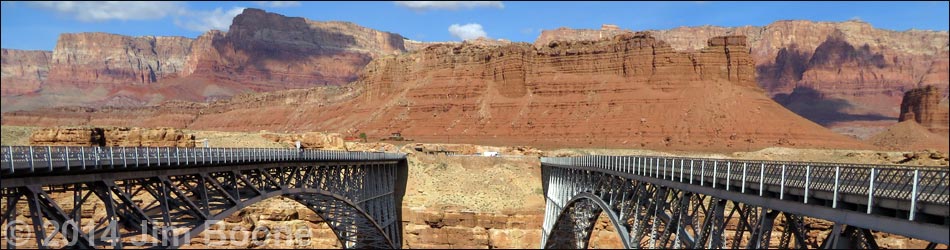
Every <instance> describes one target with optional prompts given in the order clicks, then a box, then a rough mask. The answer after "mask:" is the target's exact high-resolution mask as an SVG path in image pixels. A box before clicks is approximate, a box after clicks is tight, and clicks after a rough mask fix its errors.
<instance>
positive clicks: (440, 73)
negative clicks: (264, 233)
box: [4, 33, 865, 150]
mask: <svg viewBox="0 0 950 250" xmlns="http://www.w3.org/2000/svg"><path fill="white" fill-rule="evenodd" d="M746 41H747V40H746V39H744V38H742V37H737V36H729V37H716V38H713V39H710V40H709V41H707V47H705V48H703V49H702V50H699V51H694V52H677V51H675V50H674V49H673V48H672V47H671V46H670V45H668V44H666V43H665V42H662V41H659V40H657V39H655V38H653V37H652V36H650V35H649V34H647V33H638V34H625V35H619V36H616V37H614V38H611V39H609V40H603V41H598V42H591V41H579V42H554V43H551V44H549V45H547V46H545V47H541V48H535V47H533V46H530V45H529V44H523V43H515V44H507V45H494V44H493V45H482V44H476V43H461V44H454V45H453V44H443V45H431V46H428V47H426V48H425V49H422V50H420V51H416V52H413V53H409V54H405V55H399V56H386V57H382V58H379V59H377V60H374V61H373V62H372V63H370V64H369V65H368V66H367V67H366V68H365V69H364V71H363V72H362V74H361V75H360V78H359V80H357V81H356V83H354V84H353V85H351V86H348V87H333V88H314V89H308V90H292V91H279V92H272V93H262V94H248V95H241V96H238V97H235V98H231V99H228V100H222V101H218V102H214V103H211V104H209V105H207V106H201V105H194V106H187V105H185V106H186V107H194V108H193V109H175V108H168V107H156V108H152V109H151V110H150V111H148V112H151V113H148V114H151V115H144V114H142V115H140V114H136V113H135V112H128V111H123V110H122V109H114V110H100V111H97V112H93V113H90V114H87V115H85V116H84V117H83V116H80V117H77V118H69V117H75V116H74V115H69V114H63V115H59V116H57V117H58V118H57V119H75V120H72V121H74V122H80V123H83V122H84V123H88V124H100V123H101V124H109V125H112V124H116V125H118V124H122V123H141V121H140V120H136V119H135V118H133V117H153V116H155V115H159V114H161V115H166V116H170V115H172V114H175V115H176V116H180V117H188V114H191V115H193V116H191V117H193V120H190V121H188V120H184V119H181V120H180V121H182V122H184V123H185V124H184V125H185V126H187V127H188V128H193V129H203V130H224V131H233V130H238V131H257V130H262V129H266V130H271V131H333V132H344V131H350V130H352V131H361V132H365V133H367V134H368V135H369V136H371V137H383V136H387V135H389V133H391V132H397V131H401V132H402V134H403V136H405V137H407V138H411V139H417V140H439V141H446V140H448V141H450V142H466V143H480V144H493V145H505V144H508V145H511V144H521V145H524V144H529V145H535V146H541V147H544V146H601V147H607V146H613V147H617V146H621V147H646V148H666V149H671V148H680V149H713V150H738V149H743V150H747V149H750V148H752V147H756V148H758V147H764V146H775V145H782V146H798V147H849V148H862V147H865V146H864V144H861V143H859V142H856V141H853V140H850V139H848V138H844V137H843V136H840V135H836V134H834V133H831V132H829V131H827V130H826V129H824V128H822V127H820V126H818V125H817V124H814V123H811V122H808V121H806V120H803V119H801V118H800V117H798V116H796V115H795V114H793V113H791V112H789V111H788V110H786V109H784V108H782V107H781V106H780V105H778V104H776V103H775V102H773V101H772V100H770V99H769V98H768V97H767V96H766V95H765V94H764V92H763V91H762V90H761V89H760V88H759V87H758V86H756V84H755V79H754V76H755V75H754V74H755V73H754V72H755V69H754V63H753V61H752V59H751V57H750V56H749V54H748V48H747V47H746ZM175 110H178V111H175ZM163 112H164V113H163ZM63 113H68V112H63ZM80 114H82V113H80ZM248 117H254V119H248ZM123 118H124V119H123ZM46 119H48V118H45V116H44V115H41V114H39V115H38V114H37V113H30V112H20V113H15V114H10V113H7V114H5V116H4V124H29V122H43V121H45V120H46ZM126 126H127V125H126ZM136 126H139V125H136Z"/></svg>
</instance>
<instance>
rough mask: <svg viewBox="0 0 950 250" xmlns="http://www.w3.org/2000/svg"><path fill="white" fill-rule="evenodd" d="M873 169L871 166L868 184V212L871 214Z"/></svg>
mask: <svg viewBox="0 0 950 250" xmlns="http://www.w3.org/2000/svg"><path fill="white" fill-rule="evenodd" d="M874 170H875V169H874V168H871V180H870V183H869V184H868V214H871V207H873V205H874V172H875V171H874ZM905 187H906V186H905Z"/></svg>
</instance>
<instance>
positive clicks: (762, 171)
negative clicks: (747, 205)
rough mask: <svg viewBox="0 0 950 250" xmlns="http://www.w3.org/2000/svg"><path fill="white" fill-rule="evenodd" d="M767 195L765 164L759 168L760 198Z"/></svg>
mask: <svg viewBox="0 0 950 250" xmlns="http://www.w3.org/2000/svg"><path fill="white" fill-rule="evenodd" d="M764 194H765V163H762V165H760V166H759V196H763V195H764Z"/></svg>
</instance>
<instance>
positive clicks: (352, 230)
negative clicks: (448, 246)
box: [0, 149, 406, 248]
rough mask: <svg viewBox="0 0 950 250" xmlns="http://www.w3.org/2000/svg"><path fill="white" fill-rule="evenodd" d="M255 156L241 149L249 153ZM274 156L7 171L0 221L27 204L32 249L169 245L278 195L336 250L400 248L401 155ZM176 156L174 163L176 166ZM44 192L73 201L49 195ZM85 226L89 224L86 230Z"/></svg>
mask: <svg viewBox="0 0 950 250" xmlns="http://www.w3.org/2000/svg"><path fill="white" fill-rule="evenodd" d="M110 151H115V149H110ZM174 151H177V150H176V149H166V152H174ZM194 151H195V150H192V152H194ZM212 151H213V149H212ZM222 151H223V150H222ZM263 151H266V150H256V149H248V150H246V151H243V152H244V153H246V154H245V155H248V156H250V155H255V154H256V153H253V152H263ZM98 152H102V151H101V150H99V151H98ZM238 152H242V151H238ZM274 152H280V155H268V154H256V155H257V156H259V157H262V158H266V159H273V160H266V161H254V160H247V161H240V160H237V159H240V158H238V157H235V158H233V159H235V160H233V161H228V160H224V159H223V158H218V159H216V160H217V161H216V162H215V163H211V162H210V161H211V159H212V158H207V159H208V161H205V162H204V163H195V162H194V161H193V160H194V159H195V158H194V155H191V156H188V155H184V156H183V157H184V158H188V157H191V158H190V160H191V161H190V162H192V163H188V164H186V163H184V158H177V159H176V158H172V157H168V158H166V159H165V160H164V161H162V163H155V162H152V165H136V166H137V167H126V165H122V164H116V165H103V164H96V165H93V164H89V165H87V166H86V167H85V168H82V169H76V168H73V169H72V170H70V171H67V170H62V166H60V170H58V171H57V168H54V170H53V171H51V172H39V173H37V172H34V173H33V174H26V175H12V174H8V175H4V178H3V184H2V188H3V189H2V193H3V204H4V210H3V211H0V212H2V213H3V214H2V216H0V217H2V222H3V224H4V225H7V224H8V223H11V222H13V221H14V220H15V218H17V216H18V215H17V209H15V208H16V207H17V204H22V203H26V204H27V207H28V208H29V213H28V214H26V215H27V217H28V218H30V219H31V220H32V221H31V223H30V224H31V225H32V230H31V232H32V233H33V234H34V237H33V238H35V241H36V246H38V247H39V248H47V247H59V246H65V247H74V248H95V247H109V248H122V247H130V246H142V245H143V242H141V241H140V242H131V241H129V240H128V238H130V237H129V236H133V237H135V238H138V236H142V237H141V239H144V240H143V241H144V242H145V243H144V245H145V246H150V247H158V248H176V247H178V246H181V245H183V244H187V243H188V242H189V241H190V238H191V237H194V236H197V235H198V234H200V233H201V232H202V231H204V230H205V229H207V228H208V227H209V226H211V224H213V222H216V221H220V220H223V219H224V218H226V217H228V216H230V215H231V214H233V213H234V212H237V211H240V210H241V209H243V208H245V207H248V206H250V205H252V204H254V203H257V202H260V201H261V200H264V199H268V198H271V197H276V196H283V197H288V198H291V199H293V200H295V201H297V202H299V203H301V204H303V205H305V206H306V207H308V208H310V209H311V210H313V211H314V212H316V214H317V215H318V216H320V217H321V218H322V219H323V221H325V222H326V223H327V224H328V225H329V227H330V228H331V229H332V231H333V232H334V234H335V235H336V237H337V238H338V239H339V241H340V242H341V243H342V246H343V247H344V248H400V246H401V241H402V239H401V228H400V227H401V225H400V223H399V210H398V208H399V206H400V205H399V204H398V203H400V202H401V199H402V195H403V193H404V188H405V187H404V185H405V183H404V182H405V176H404V175H405V170H404V169H405V164H406V162H405V156H404V155H394V154H387V155H382V156H380V155H372V154H368V153H362V152H350V153H347V152H320V151H296V150H293V151H286V150H281V151H274ZM4 153H7V152H4ZM331 154H332V155H333V156H330V155H331ZM170 155H171V153H169V155H166V156H170ZM234 155H235V156H237V155H241V154H238V153H235V154H234ZM221 157H230V156H229V155H224V154H222V155H221ZM11 158H12V157H11ZM64 158H65V159H69V157H64ZM157 158H161V156H158V157H157ZM4 159H7V158H4ZM179 159H180V160H182V162H181V163H182V164H181V165H176V164H175V163H176V162H177V160H179ZM139 160H140V161H142V159H139ZM31 162H33V161H31ZM73 162H75V161H73ZM98 162H100V163H101V162H102V160H101V158H100V160H99V161H98ZM143 162H144V161H143ZM198 162H201V161H198ZM4 164H7V163H6V162H4ZM34 164H35V163H34ZM163 164H166V165H163ZM189 165H196V166H189ZM50 166H56V165H55V164H50ZM66 166H69V163H67V164H66ZM119 166H123V167H119ZM67 168H68V167H67ZM15 169H18V170H19V169H25V168H22V167H17V168H15ZM34 169H37V168H35V167H34ZM94 169H97V170H108V171H93V170H94ZM60 172H65V174H66V175H63V173H60ZM57 173H59V175H56V174H57ZM52 194H56V195H57V196H56V197H64V196H65V197H69V196H72V199H63V198H58V199H54V198H53V197H52V196H53V195H52ZM89 202H100V203H99V204H104V208H105V211H104V212H105V215H106V216H105V218H104V219H102V220H98V221H83V219H84V217H83V216H82V214H81V213H82V207H83V205H84V204H86V205H88V204H89ZM65 205H69V206H65ZM64 207H65V208H69V209H64ZM86 220H91V219H86ZM90 223H91V224H93V225H94V226H92V227H88V226H86V225H88V224H90ZM49 224H52V225H59V226H56V227H49V226H47V225H49ZM84 226H85V227H84ZM6 230H7V232H6V234H5V236H6V239H5V241H6V246H7V248H13V247H14V246H16V245H17V242H15V241H16V240H18V239H17V237H11V236H14V235H19V234H15V232H14V230H15V229H14V227H12V226H6ZM21 234H22V233H21ZM56 242H66V243H65V244H59V245H57V244H58V243H56Z"/></svg>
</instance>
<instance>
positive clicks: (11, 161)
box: [7, 146, 16, 173]
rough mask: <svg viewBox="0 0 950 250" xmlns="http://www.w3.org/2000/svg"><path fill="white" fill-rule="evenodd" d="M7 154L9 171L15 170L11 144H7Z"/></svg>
mask: <svg viewBox="0 0 950 250" xmlns="http://www.w3.org/2000/svg"><path fill="white" fill-rule="evenodd" d="M7 150H8V151H7V155H8V156H9V157H10V173H13V172H16V167H15V166H16V165H14V164H13V146H7Z"/></svg>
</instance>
